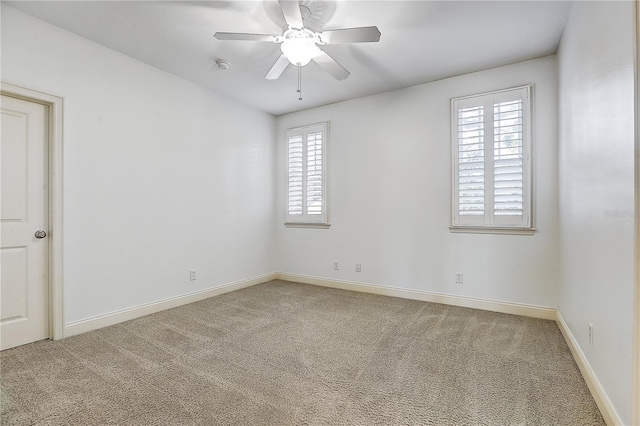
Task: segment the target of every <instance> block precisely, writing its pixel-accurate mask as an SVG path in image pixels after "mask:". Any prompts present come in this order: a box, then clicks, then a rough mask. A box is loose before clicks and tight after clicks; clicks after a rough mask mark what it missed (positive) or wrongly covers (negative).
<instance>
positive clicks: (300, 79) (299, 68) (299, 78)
mask: <svg viewBox="0 0 640 426" xmlns="http://www.w3.org/2000/svg"><path fill="white" fill-rule="evenodd" d="M298 94H299V95H298V100H299V101H301V100H302V67H301V66H300V64H298Z"/></svg>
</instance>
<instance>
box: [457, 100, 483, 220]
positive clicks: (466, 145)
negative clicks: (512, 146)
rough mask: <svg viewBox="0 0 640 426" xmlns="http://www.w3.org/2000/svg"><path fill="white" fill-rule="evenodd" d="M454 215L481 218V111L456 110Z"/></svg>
mask: <svg viewBox="0 0 640 426" xmlns="http://www.w3.org/2000/svg"><path fill="white" fill-rule="evenodd" d="M457 130H458V163H459V167H458V202H459V204H458V214H460V215H462V216H484V108H483V107H482V106H476V107H471V108H464V109H461V110H459V111H458V129H457Z"/></svg>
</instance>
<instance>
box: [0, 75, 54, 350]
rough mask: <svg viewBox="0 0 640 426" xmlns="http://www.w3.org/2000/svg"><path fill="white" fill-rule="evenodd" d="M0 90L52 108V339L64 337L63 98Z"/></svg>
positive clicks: (1, 87) (10, 88) (10, 86)
mask: <svg viewBox="0 0 640 426" xmlns="http://www.w3.org/2000/svg"><path fill="white" fill-rule="evenodd" d="M0 93H1V94H3V95H6V96H10V97H13V98H18V99H22V100H25V101H29V102H35V103H38V104H42V105H46V106H47V107H49V184H48V186H49V197H48V198H49V229H48V230H47V234H48V237H49V238H48V240H49V283H48V287H49V338H50V339H53V340H59V339H63V338H64V303H63V296H64V295H63V291H62V290H63V275H62V265H63V263H62V255H63V252H62V235H63V232H62V170H63V169H62V137H63V132H62V123H63V121H62V114H63V99H62V98H61V97H59V96H54V95H50V94H47V93H43V92H39V91H36V90H31V89H27V88H24V87H21V86H16V85H13V84H9V83H5V82H4V81H2V82H0Z"/></svg>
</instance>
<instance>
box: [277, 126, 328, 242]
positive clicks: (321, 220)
mask: <svg viewBox="0 0 640 426" xmlns="http://www.w3.org/2000/svg"><path fill="white" fill-rule="evenodd" d="M329 124H330V122H329V121H324V122H320V123H315V124H308V125H304V126H299V127H292V128H289V129H286V130H285V132H284V146H285V149H284V156H285V186H284V189H285V190H284V225H285V226H286V227H288V228H316V229H328V228H329V227H330V226H331V223H330V222H329ZM318 131H320V132H322V135H323V137H322V192H323V194H322V214H321V215H318V218H317V220H309V219H310V218H309V215H306V214H302V215H301V217H300V219H299V220H296V217H295V216H293V215H289V138H290V137H291V136H295V135H302V136H303V140H304V139H306V138H305V137H304V136H305V135H306V134H308V133H314V132H318ZM303 143H304V150H305V151H306V141H304V142H303ZM304 155H305V156H306V152H305V154H304ZM303 167H306V165H303ZM305 184H306V182H303V185H305Z"/></svg>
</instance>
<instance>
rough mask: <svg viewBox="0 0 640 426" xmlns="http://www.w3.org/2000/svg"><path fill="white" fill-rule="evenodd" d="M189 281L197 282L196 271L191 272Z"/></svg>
mask: <svg viewBox="0 0 640 426" xmlns="http://www.w3.org/2000/svg"><path fill="white" fill-rule="evenodd" d="M189 279H190V280H191V281H195V280H196V270H195V269H192V270H190V271H189Z"/></svg>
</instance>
